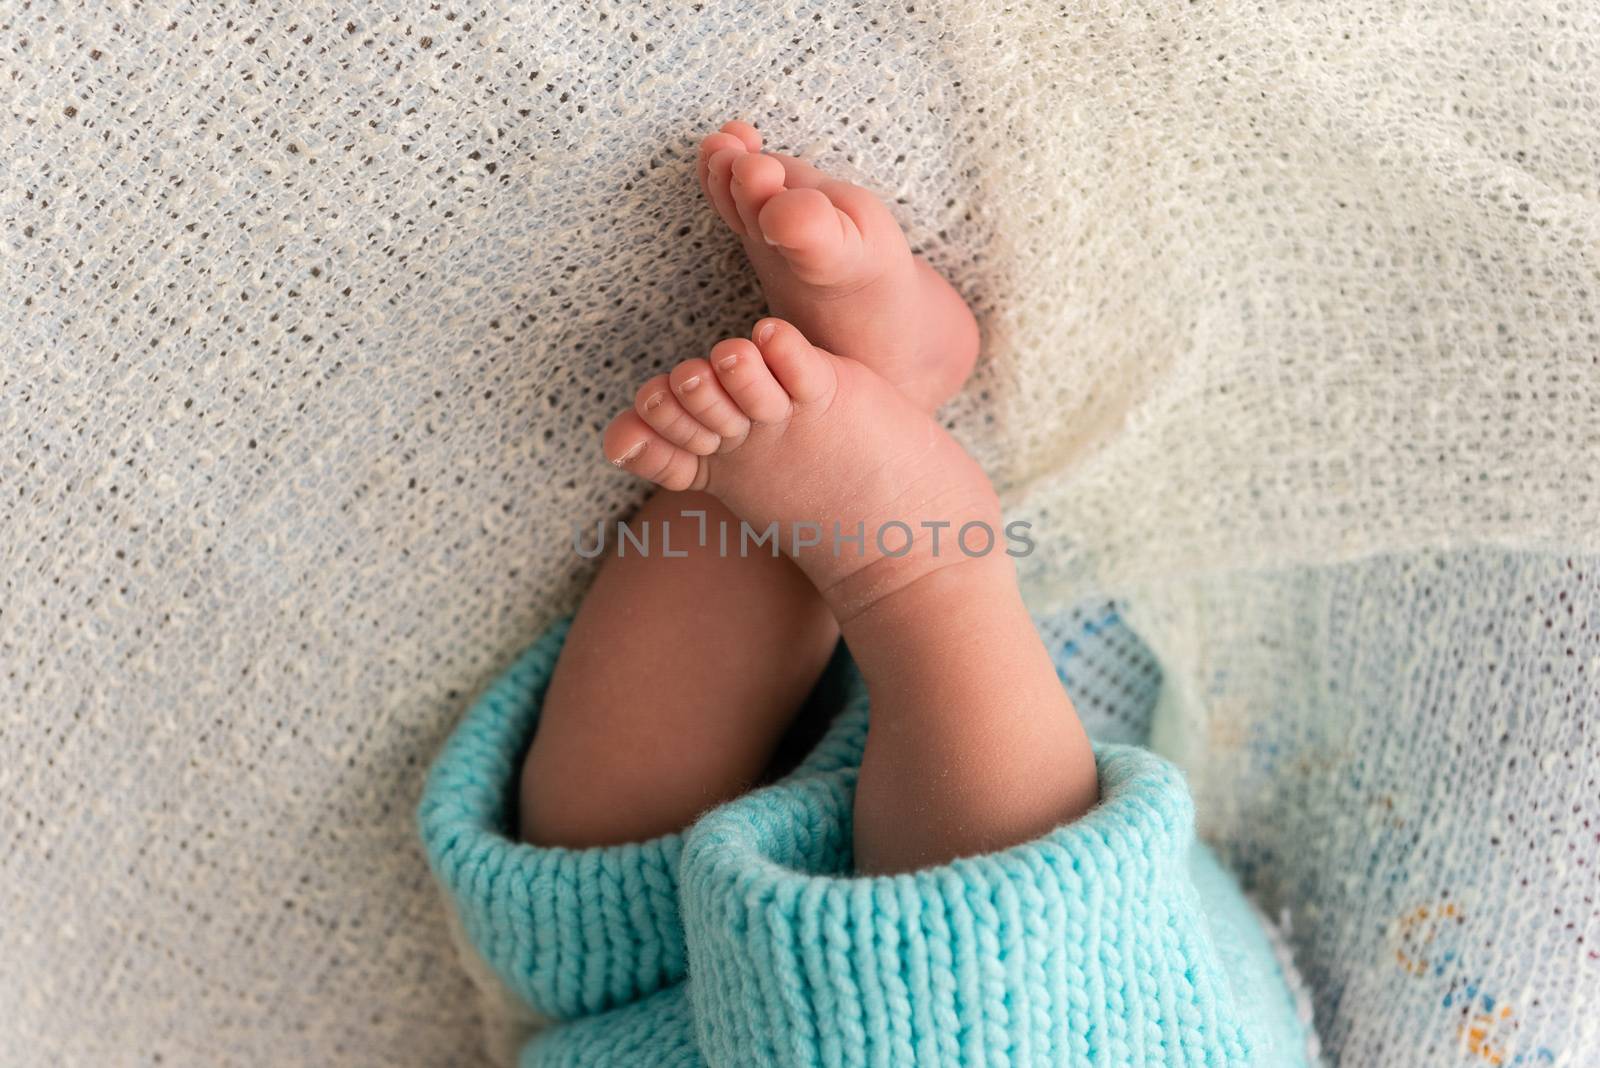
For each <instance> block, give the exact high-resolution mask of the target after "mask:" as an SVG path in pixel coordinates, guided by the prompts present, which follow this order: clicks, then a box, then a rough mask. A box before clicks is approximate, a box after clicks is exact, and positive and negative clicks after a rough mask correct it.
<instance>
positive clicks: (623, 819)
mask: <svg viewBox="0 0 1600 1068" xmlns="http://www.w3.org/2000/svg"><path fill="white" fill-rule="evenodd" d="M685 511H689V512H694V511H703V512H705V513H706V518H705V523H706V524H707V529H709V530H712V531H715V530H716V529H717V524H718V522H719V521H727V522H728V523H729V524H730V528H731V529H735V530H736V529H737V525H738V520H737V519H735V518H734V517H733V515H732V513H730V512H729V511H728V509H727V508H726V507H725V506H724V505H723V504H722V503H721V502H720V501H718V500H717V499H716V498H714V497H711V496H709V495H707V494H704V493H666V492H663V493H658V494H656V495H655V496H654V497H652V498H651V499H650V500H649V501H647V502H646V503H645V505H644V506H643V507H642V508H641V509H640V510H639V512H638V514H637V515H635V516H634V518H633V519H632V521H631V522H632V524H633V525H635V526H636V527H637V526H639V525H642V524H648V525H649V527H650V528H651V535H650V536H651V545H652V546H653V547H658V546H659V544H660V537H661V529H662V524H666V523H670V524H672V529H673V533H672V536H671V541H672V548H673V551H674V553H676V552H678V551H680V549H681V550H682V551H684V552H686V553H687V554H688V555H687V556H685V557H684V558H681V559H680V558H676V557H674V558H672V559H666V558H663V557H661V556H660V555H659V550H658V552H657V555H653V556H649V557H644V556H640V555H636V554H631V553H630V554H629V555H627V556H622V557H618V556H616V555H614V554H612V555H609V556H608V558H607V559H606V561H605V563H604V564H603V566H602V567H601V568H600V572H599V574H598V575H597V576H596V578H595V582H594V586H593V587H592V588H591V589H590V591H589V594H588V596H587V597H586V598H585V599H584V601H583V605H582V606H581V607H580V609H579V610H578V614H577V616H576V618H574V620H573V623H572V630H571V632H570V634H569V635H568V638H567V644H566V647H565V648H564V649H563V650H562V653H561V659H560V661H559V663H558V664H557V665H556V671H555V676H554V677H553V678H552V679H551V681H550V689H549V692H548V693H547V694H546V695H545V702H544V708H543V711H542V712H541V715H540V720H539V730H538V733H537V734H536V735H535V738H534V744H533V746H532V748H531V749H530V750H529V752H528V756H527V760H526V762H525V764H524V765H523V775H522V798H521V831H522V836H523V837H524V838H525V839H527V840H528V841H531V842H534V843H536V844H539V845H546V846H570V847H584V846H597V845H612V844H616V843H620V842H627V841H634V840H638V839H643V838H650V837H654V836H656V835H659V834H665V833H668V832H670V831H675V830H679V829H681V828H682V827H684V826H685V825H687V824H688V823H689V822H691V821H692V820H693V819H694V817H695V816H697V815H699V814H700V813H701V812H703V811H705V810H706V809H707V808H709V807H711V806H712V805H715V804H717V803H718V802H721V801H726V800H728V799H730V798H732V797H734V796H736V795H737V794H739V793H741V792H743V791H744V790H747V789H749V788H750V787H751V786H753V785H754V784H755V783H756V782H757V780H758V779H759V778H760V776H761V773H762V771H763V770H764V769H765V768H766V766H767V763H768V762H769V761H770V760H771V759H772V755H773V752H774V750H775V749H776V748H777V745H778V742H779V740H780V739H781V737H782V736H783V732H784V730H785V729H786V728H787V727H788V725H789V721H790V719H791V717H792V716H793V715H794V712H795V710H796V709H797V708H798V707H799V706H800V703H801V702H802V701H803V700H804V699H805V696H806V694H807V692H808V691H809V690H810V689H811V686H812V685H813V683H815V682H816V679H817V676H818V675H819V674H820V673H821V671H822V668H823V666H824V665H825V664H826V663H827V661H828V657H829V655H830V654H831V653H832V651H833V648H834V646H835V645H836V644H837V642H838V640H839V631H838V627H837V626H836V625H835V624H834V621H833V616H832V615H831V614H830V613H829V611H828V609H827V606H826V605H824V604H823V602H822V600H821V598H819V597H818V596H817V594H816V591H815V590H814V589H812V587H811V583H810V582H809V581H808V580H807V579H806V577H805V576H804V575H803V574H801V572H800V570H799V569H798V568H796V567H795V566H794V564H793V563H791V562H790V561H789V560H788V559H786V558H783V557H779V558H777V559H774V558H772V557H771V556H767V555H764V554H755V555H751V556H748V557H745V558H740V557H739V556H738V555H737V554H733V555H730V556H728V557H726V558H724V557H722V556H719V555H718V546H717V540H716V538H715V536H714V535H713V536H712V537H710V538H708V539H707V542H708V544H707V546H706V547H704V548H702V547H700V546H699V544H698V539H699V534H700V530H701V525H700V524H701V521H700V519H699V518H698V517H693V516H691V517H688V518H685V517H684V516H683V515H682V514H681V513H683V512H685Z"/></svg>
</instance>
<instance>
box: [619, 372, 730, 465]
mask: <svg viewBox="0 0 1600 1068" xmlns="http://www.w3.org/2000/svg"><path fill="white" fill-rule="evenodd" d="M633 410H634V411H636V412H638V413H639V418H641V419H643V420H644V421H645V423H646V424H647V425H648V426H649V427H650V428H651V429H652V430H654V431H655V432H656V433H657V434H660V435H661V436H662V437H663V438H665V439H666V440H668V441H670V442H672V444H674V445H677V446H679V447H680V448H684V449H687V450H688V451H690V452H692V453H694V454H695V455H696V456H709V455H711V454H712V453H714V452H716V451H717V449H718V447H720V446H721V444H722V439H721V438H720V437H718V436H717V434H716V433H715V432H713V431H711V430H709V429H707V428H706V427H705V426H704V425H702V424H701V423H700V421H699V420H698V419H696V418H695V417H694V416H693V415H692V414H691V413H689V412H688V411H686V410H684V406H683V405H682V404H679V403H678V398H677V397H675V396H673V393H672V383H671V381H670V380H669V379H668V378H667V376H666V375H657V376H656V377H654V378H652V379H651V380H650V381H648V382H646V383H645V384H644V385H643V386H640V387H639V393H638V396H636V397H635V398H634V401H633Z"/></svg>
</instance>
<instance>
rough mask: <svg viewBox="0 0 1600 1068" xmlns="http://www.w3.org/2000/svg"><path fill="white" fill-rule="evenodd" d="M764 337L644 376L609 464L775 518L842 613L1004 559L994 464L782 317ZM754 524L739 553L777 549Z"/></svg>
mask: <svg viewBox="0 0 1600 1068" xmlns="http://www.w3.org/2000/svg"><path fill="white" fill-rule="evenodd" d="M751 336H752V339H753V340H750V341H747V340H745V339H743V338H733V339H729V340H726V341H723V342H720V343H719V344H717V345H716V346H715V347H714V348H713V349H712V350H711V353H710V355H709V356H708V357H707V358H706V359H693V360H687V361H685V362H683V363H681V364H679V365H678V366H677V367H675V368H674V369H673V370H672V372H671V374H670V375H658V376H656V377H655V378H652V379H651V380H650V381H648V382H646V383H645V384H644V386H643V387H642V388H641V389H640V390H639V392H638V395H637V397H636V399H635V402H634V406H633V408H631V409H630V410H628V411H625V412H623V413H622V414H621V415H618V416H617V417H616V418H615V419H614V420H612V422H611V425H610V426H609V427H607V428H606V432H605V435H604V440H603V444H604V449H605V454H606V456H607V457H608V458H609V459H610V460H611V462H612V463H613V464H615V465H616V466H618V467H620V468H622V469H624V470H626V471H630V472H632V473H634V474H636V475H639V476H640V477H642V478H646V479H649V480H650V481H652V482H655V483H656V484H658V485H660V486H663V487H665V488H667V489H670V490H691V489H692V490H705V491H707V492H709V493H711V494H712V495H714V496H716V497H718V498H719V499H721V500H722V502H723V503H724V504H726V505H727V506H728V508H729V509H730V510H731V511H732V512H733V513H734V514H735V515H737V516H738V517H739V518H740V519H742V520H744V521H745V522H746V523H747V524H748V525H749V527H750V529H751V530H752V531H754V532H755V533H756V534H758V535H759V534H761V533H763V532H765V531H766V530H767V529H768V528H769V527H770V525H771V524H774V523H776V524H777V536H778V538H779V539H780V546H781V549H782V551H784V552H785V553H787V554H788V555H790V556H792V557H793V558H794V559H795V561H796V562H797V563H798V564H799V565H800V567H801V569H802V570H803V571H805V573H806V575H807V577H809V578H810V579H811V581H812V583H813V584H814V585H815V586H816V587H817V590H818V592H819V593H820V594H821V595H822V598H823V600H824V601H825V602H826V603H827V604H828V607H829V608H830V609H831V610H832V611H833V613H834V616H835V618H836V619H838V620H839V622H840V623H841V624H844V623H846V622H848V621H849V620H850V619H851V618H853V617H855V616H856V615H859V614H860V613H861V612H863V611H865V610H867V609H868V608H870V607H872V606H873V605H875V604H876V603H877V602H879V601H880V600H882V599H883V598H885V597H887V596H889V595H891V594H893V593H896V592H898V591H899V590H901V589H904V588H905V587H907V586H909V585H911V584H913V583H915V582H917V581H918V580H919V579H921V578H924V577H926V576H927V575H929V574H931V573H933V572H935V571H939V570H942V569H944V568H948V567H951V566H955V565H960V564H963V563H968V562H971V561H973V560H975V559H980V558H982V557H985V556H991V555H999V556H1002V557H1003V554H1004V552H1005V549H1006V541H1005V538H1004V533H1003V530H1002V528H1001V524H1000V509H999V504H998V501H997V499H996V497H995V494H994V491H993V489H992V488H991V486H990V484H989V480H988V478H987V477H985V475H984V473H983V470H982V469H981V468H980V467H978V465H977V464H976V463H975V462H974V461H973V460H972V459H971V457H969V456H968V455H967V454H966V452H965V451H964V450H963V449H962V448H961V446H960V445H958V444H957V443H956V442H955V440H954V439H953V438H951V437H950V435H949V434H947V433H945V431H944V430H943V428H941V427H940V426H939V425H938V424H937V423H936V422H934V420H933V419H932V418H931V417H930V416H929V414H928V412H927V411H926V410H925V408H924V407H922V406H920V405H918V404H917V403H915V402H913V401H912V400H910V399H909V398H908V397H906V396H905V395H904V394H903V393H902V392H901V390H900V389H899V388H897V387H896V386H894V385H892V384H891V383H890V382H889V381H887V380H886V379H885V378H883V377H882V376H881V375H879V374H878V373H877V372H876V371H874V370H873V369H872V368H870V367H868V366H867V364H866V363H865V362H864V361H858V360H853V359H846V358H844V357H840V356H836V355H834V354H832V353H830V352H826V351H824V350H822V349H819V348H817V347H815V346H813V345H812V344H811V343H810V342H808V341H807V340H806V338H805V337H804V336H803V335H802V334H801V333H800V331H799V330H797V329H795V328H794V327H793V326H791V325H790V324H788V323H787V322H784V321H783V320H781V319H763V320H762V321H761V322H759V323H757V324H756V327H755V330H754V331H753V332H752V335H751ZM714 536H715V535H714ZM741 536H742V532H741V531H733V532H732V533H731V539H730V542H729V548H728V552H729V553H740V552H757V553H760V552H771V551H772V546H771V544H770V543H762V544H759V545H756V546H754V547H753V548H752V546H751V543H750V542H749V540H748V539H745V540H743V541H741V540H740V539H741ZM807 542H814V544H806V543H807Z"/></svg>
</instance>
